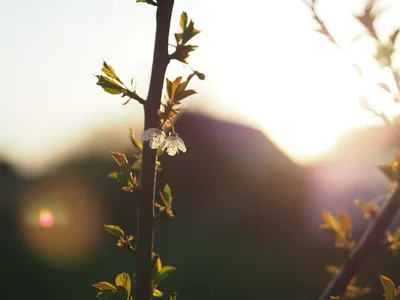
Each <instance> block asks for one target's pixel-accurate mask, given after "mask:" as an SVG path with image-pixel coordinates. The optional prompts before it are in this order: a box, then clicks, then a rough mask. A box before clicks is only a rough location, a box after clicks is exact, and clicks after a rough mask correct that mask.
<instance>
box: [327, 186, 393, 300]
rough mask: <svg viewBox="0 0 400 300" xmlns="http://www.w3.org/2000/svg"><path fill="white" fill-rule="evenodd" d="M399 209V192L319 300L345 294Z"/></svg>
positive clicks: (362, 238)
mask: <svg viewBox="0 0 400 300" xmlns="http://www.w3.org/2000/svg"><path fill="white" fill-rule="evenodd" d="M399 207H400V191H399V190H397V191H396V193H395V194H394V195H393V196H392V198H390V200H389V201H388V203H387V204H386V206H384V207H382V208H381V211H380V212H379V213H378V214H377V216H376V217H375V219H374V220H373V221H372V222H371V223H370V225H369V226H368V228H367V230H366V231H365V232H364V234H363V236H362V237H361V239H360V241H359V243H358V244H357V246H356V247H354V249H353V250H352V251H351V252H350V254H349V256H348V258H347V259H346V260H345V262H344V263H343V264H342V267H341V269H340V272H339V274H338V275H337V276H336V277H334V278H333V279H332V281H331V282H330V283H329V284H328V286H327V287H326V289H325V291H324V292H323V294H322V295H321V297H319V300H330V296H340V295H342V294H344V293H345V290H346V287H347V285H348V284H349V282H350V279H351V278H352V277H353V276H354V275H355V273H356V271H357V270H358V269H359V268H360V267H361V265H362V264H363V263H364V262H365V261H366V259H367V258H368V257H369V256H370V255H371V254H372V253H374V250H375V249H376V247H377V246H378V245H379V242H380V239H381V238H382V237H383V236H384V233H385V231H386V229H387V228H388V227H389V225H390V223H391V222H392V220H393V218H394V216H395V215H396V213H397V211H398V209H399Z"/></svg>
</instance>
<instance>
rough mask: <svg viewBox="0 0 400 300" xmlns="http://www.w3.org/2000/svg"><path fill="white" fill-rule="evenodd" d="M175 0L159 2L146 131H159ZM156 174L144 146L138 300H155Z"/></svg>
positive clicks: (151, 154) (151, 155) (152, 157)
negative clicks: (159, 115) (157, 129)
mask: <svg viewBox="0 0 400 300" xmlns="http://www.w3.org/2000/svg"><path fill="white" fill-rule="evenodd" d="M173 5H174V0H159V1H158V3H157V14H156V16H157V29H156V37H155V45H154V56H153V67H152V71H151V79H150V87H149V94H148V96H147V101H146V102H144V113H145V121H144V129H145V130H146V129H148V128H157V127H158V125H159V118H158V109H159V108H160V103H161V96H162V90H163V83H164V77H165V71H166V69H167V66H168V63H169V57H168V37H169V29H170V23H171V14H172V9H173ZM155 173H156V150H153V149H151V148H150V147H149V145H148V144H144V145H143V150H142V165H141V169H140V178H139V187H140V199H139V202H138V208H139V236H140V239H139V240H138V244H137V251H136V274H135V289H134V292H135V296H134V299H135V300H150V299H151V297H152V287H151V275H152V252H153V240H154V225H155V218H154V196H155V181H156V177H155Z"/></svg>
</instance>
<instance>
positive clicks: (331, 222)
mask: <svg viewBox="0 0 400 300" xmlns="http://www.w3.org/2000/svg"><path fill="white" fill-rule="evenodd" d="M322 218H323V220H324V222H325V224H322V225H321V226H320V228H321V229H322V230H324V231H327V232H329V233H330V234H332V236H333V237H334V239H335V247H336V248H339V249H343V250H345V251H350V250H351V249H352V248H353V247H354V246H355V244H356V243H355V241H353V240H352V239H351V229H352V223H351V219H350V217H349V215H348V214H347V213H345V212H343V211H339V214H338V219H336V218H335V217H334V216H333V215H332V214H331V213H330V212H327V211H326V210H323V211H322Z"/></svg>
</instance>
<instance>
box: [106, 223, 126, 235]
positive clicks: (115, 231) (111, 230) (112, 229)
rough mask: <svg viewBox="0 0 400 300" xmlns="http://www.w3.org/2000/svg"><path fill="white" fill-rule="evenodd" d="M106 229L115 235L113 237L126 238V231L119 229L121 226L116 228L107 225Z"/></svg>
mask: <svg viewBox="0 0 400 300" xmlns="http://www.w3.org/2000/svg"><path fill="white" fill-rule="evenodd" d="M104 228H105V229H106V230H107V231H108V232H109V233H111V234H113V235H115V236H117V237H119V238H124V236H125V233H124V231H123V230H122V229H121V228H119V226H116V225H105V224H104Z"/></svg>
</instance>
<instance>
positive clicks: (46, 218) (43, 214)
mask: <svg viewBox="0 0 400 300" xmlns="http://www.w3.org/2000/svg"><path fill="white" fill-rule="evenodd" d="M39 224H40V226H42V227H51V226H53V224H54V216H53V213H52V212H51V210H49V209H46V208H42V209H40V210H39Z"/></svg>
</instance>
